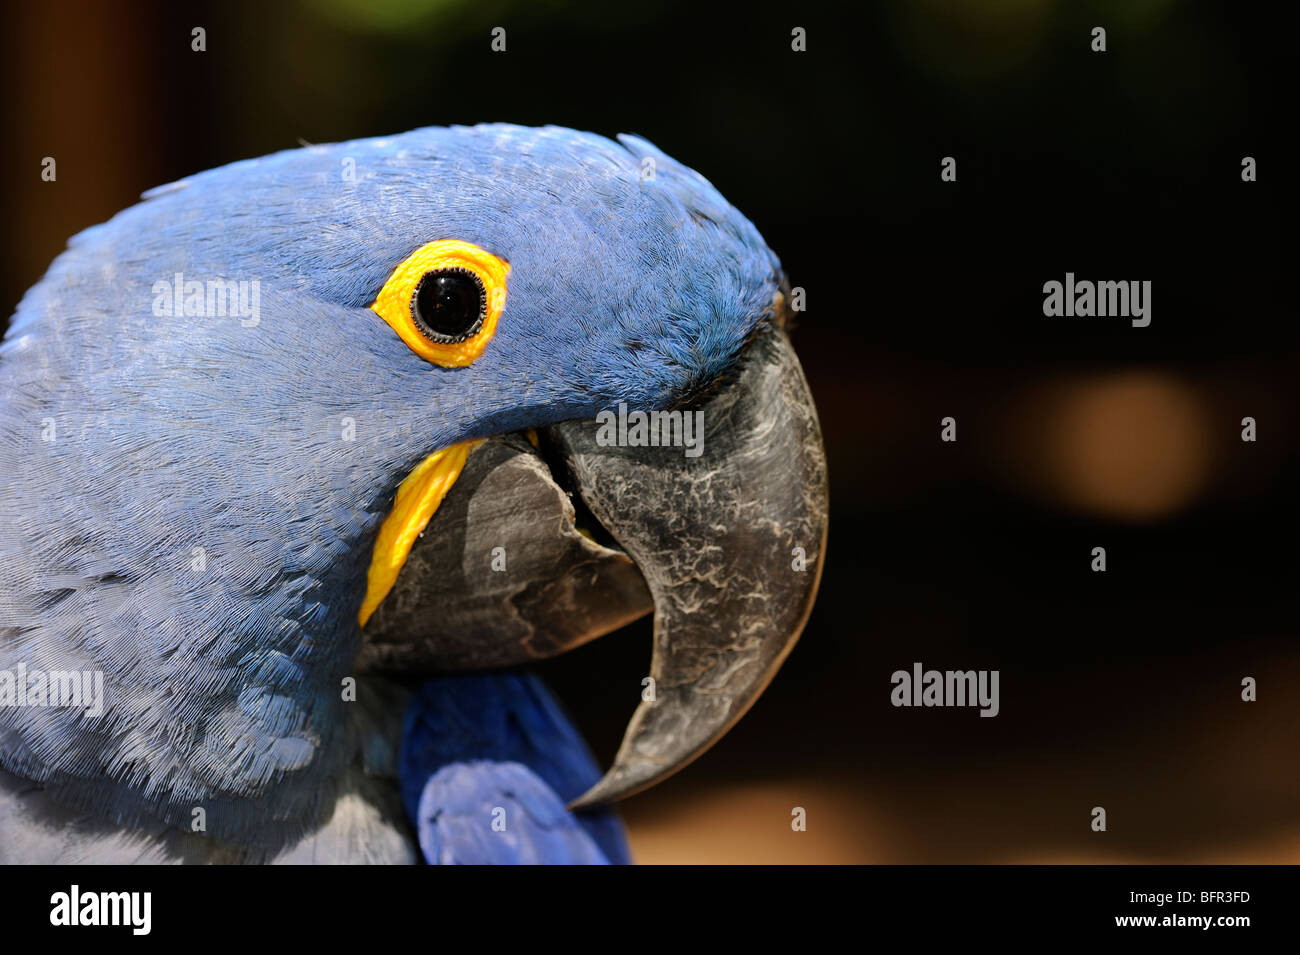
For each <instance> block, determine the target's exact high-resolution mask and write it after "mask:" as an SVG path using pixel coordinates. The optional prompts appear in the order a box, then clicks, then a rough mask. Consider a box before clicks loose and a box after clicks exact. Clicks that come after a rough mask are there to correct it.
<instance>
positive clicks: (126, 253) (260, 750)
mask: <svg viewBox="0 0 1300 955" xmlns="http://www.w3.org/2000/svg"><path fill="white" fill-rule="evenodd" d="M789 312H790V307H789V288H788V286H787V284H786V280H785V277H784V275H783V274H782V271H781V268H780V264H779V262H778V260H777V258H776V256H775V255H774V254H773V253H772V252H771V251H770V250H769V249H768V247H767V246H766V244H765V243H764V241H763V239H762V238H761V236H760V235H759V233H758V231H757V230H756V229H755V227H754V226H753V225H752V224H751V223H750V222H749V221H748V220H747V219H746V218H745V217H744V216H742V215H741V214H740V213H739V212H738V211H737V210H736V209H734V208H733V207H732V206H731V205H730V204H729V203H727V201H726V200H725V199H723V198H722V196H721V195H719V194H718V192H717V191H716V190H715V189H714V188H713V187H712V186H711V185H710V184H709V183H708V182H707V181H706V180H705V179H703V178H702V177H701V176H700V175H698V174H697V173H695V172H693V171H691V170H690V169H688V168H686V167H685V166H683V165H681V164H679V163H677V162H675V161H674V160H672V159H670V158H669V157H668V156H667V155H665V154H664V153H662V152H660V151H659V150H658V149H656V148H655V147H653V146H652V145H650V144H649V143H647V142H646V141H645V140H642V139H639V138H637V137H634V136H620V137H618V139H617V141H614V140H609V139H605V138H603V137H600V136H596V135H592V134H588V133H581V132H575V131H572V130H567V129H560V128H553V127H547V128H540V129H533V128H524V127H519V126H511V125H483V126H476V127H468V128H467V127H451V128H429V129H421V130H416V131H414V132H410V133H406V134H403V135H398V136H393V137H389V138H382V139H368V140H358V141H352V142H345V143H338V144H334V145H328V146H310V147H306V148H302V149H295V150H292V151H288V152H283V153H278V154H275V155H271V156H266V157H263V158H260V159H254V160H248V161H243V162H237V163H234V164H232V165H228V166H225V167H222V168H218V169H214V170H210V171H207V172H204V173H201V174H198V175H195V176H192V177H190V178H189V179H185V180H182V181H180V182H177V183H173V184H171V185H169V186H164V187H161V188H159V189H155V190H153V191H151V192H149V193H146V194H145V196H144V199H143V201H142V202H140V203H139V204H137V205H135V206H132V207H130V208H128V209H126V210H125V211H123V212H121V213H119V214H118V215H117V216H115V217H114V218H113V219H111V220H110V221H109V222H107V223H104V224H102V225H98V226H95V227H93V228H90V229H87V230H86V231H84V232H82V233H81V234H79V235H77V236H75V237H74V238H73V239H72V240H71V241H70V243H69V246H68V249H67V250H66V251H65V252H64V253H63V254H62V255H60V256H59V257H58V258H57V259H56V260H55V261H54V262H53V264H52V265H51V266H50V268H49V271H48V272H47V273H46V275H45V277H44V278H43V279H42V280H41V281H40V282H39V283H38V284H37V285H36V286H34V287H33V288H32V289H31V290H30V291H29V292H28V293H27V294H26V296H25V297H24V298H23V300H22V302H21V303H20V304H19V306H18V309H17V311H16V312H15V314H14V315H13V318H12V322H11V325H10V328H9V330H8V333H7V335H6V336H5V339H4V342H3V344H2V345H0V860H3V861H6V862H91V861H93V862H121V861H139V862H178V861H180V862H304V861H312V862H407V863H409V862H418V861H428V862H431V863H443V862H469V863H476V862H539V863H544V862H561V863H571V862H572V863H576V862H592V863H596V862H614V863H618V862H625V861H627V860H628V851H627V847H626V842H625V839H624V836H623V834H622V831H621V827H620V825H619V823H618V822H617V820H616V818H615V817H614V816H613V814H612V811H611V810H609V809H607V808H602V806H603V804H605V803H608V802H610V801H612V800H614V799H618V798H621V797H623V796H625V795H627V794H629V793H631V792H634V791H636V790H639V789H642V788H644V787H646V786H648V785H651V784H652V783H653V782H655V781H657V780H658V779H660V778H662V777H663V776H665V775H667V774H668V773H670V772H672V771H674V770H675V769H677V768H679V767H680V766H681V765H683V764H684V763H685V762H687V761H689V760H690V759H692V758H694V757H695V756H697V755H699V753H701V752H703V751H704V750H705V749H707V747H708V746H709V745H711V744H712V742H713V741H715V740H716V739H717V738H718V737H719V736H720V735H721V734H722V733H723V732H725V731H726V729H727V728H728V727H729V726H730V725H732V724H733V723H734V722H735V720H736V719H738V718H739V717H740V715H742V714H743V712H744V711H745V709H746V708H748V706H749V705H750V704H751V703H752V702H753V701H754V699H755V698H756V697H757V696H758V695H759V693H760V692H761V691H762V689H763V687H764V686H765V685H766V684H767V682H768V681H769V680H770V678H771V676H772V674H773V673H774V672H775V670H776V668H777V667H778V666H779V665H780V663H781V662H782V661H783V660H784V658H785V655H786V654H787V653H788V652H789V649H790V647H791V646H792V644H793V642H794V640H795V638H797V636H798V634H799V631H800V630H801V629H802V626H803V623H804V621H805V620H806V618H807V613H808V611H809V608H810V606H811V602H812V600H813V596H814V593H815V589H816V582H817V576H818V573H819V571H820V555H821V553H822V552H823V547H824V535H825V514H826V505H825V461H824V455H823V453H822V451H821V442H820V434H819V432H818V430H817V423H816V415H815V412H814V411H813V407H812V402H811V398H810V396H809V395H808V393H807V386H806V383H805V382H804V381H803V377H802V374H801V372H800V370H799V368H798V363H797V360H795V359H794V358H793V352H792V351H791V350H790V348H789V343H788V338H787V336H786V326H787V323H788V319H789ZM610 409H622V411H621V413H624V414H625V413H626V409H644V410H646V411H647V412H648V411H654V412H656V413H662V414H664V415H666V416H669V417H665V418H663V419H662V420H663V421H666V422H668V423H667V424H666V425H664V427H665V428H667V429H668V432H667V436H668V439H669V440H668V441H666V442H665V443H663V444H662V445H651V444H650V443H649V442H644V441H638V440H637V438H636V436H635V434H632V436H631V437H628V436H626V435H621V434H620V435H619V436H618V440H616V441H614V442H613V443H612V444H611V442H610V441H609V440H608V437H609V434H608V431H607V430H606V429H603V428H602V427H601V426H599V425H598V422H602V421H603V422H606V423H607V422H608V420H609V419H608V418H607V417H605V418H602V414H603V413H609V412H610ZM692 409H703V410H702V411H701V412H700V413H701V414H703V415H704V416H705V417H704V418H703V419H702V420H703V421H704V425H703V427H704V431H703V432H702V433H701V434H700V435H699V438H700V440H701V442H702V448H703V454H702V455H700V456H699V457H698V458H694V457H687V456H686V455H684V454H683V453H682V449H681V447H680V446H674V444H673V441H672V440H671V439H672V432H671V428H672V427H673V426H674V425H675V426H676V427H677V428H678V432H677V434H678V436H679V437H680V435H681V427H682V422H683V421H685V422H686V423H688V424H689V422H690V421H691V420H692V419H691V415H692V414H693V413H694V412H693V410H692ZM674 414H675V415H676V417H671V416H672V415H674ZM663 433H665V432H663V431H662V430H661V434H663ZM521 435H526V436H527V437H528V438H529V439H530V440H529V441H528V442H524V441H523V440H522V439H521V438H520V437H519V436H521ZM512 442H513V443H512ZM529 469H531V470H529ZM525 471H527V472H528V473H529V474H532V477H531V478H529V479H528V481H525V480H524V478H522V477H520V476H519V475H521V474H524V472H525ZM512 482H513V483H512ZM529 482H531V483H529ZM547 494H550V495H551V497H547V496H546V495H547ZM503 495H504V496H503ZM510 495H513V496H510ZM551 498H554V500H555V501H558V502H559V503H558V504H556V505H555V506H557V507H559V508H560V509H561V511H562V512H563V513H564V514H565V515H567V517H566V518H565V519H564V520H557V521H551V522H549V523H546V522H542V521H540V519H538V520H532V519H531V518H527V517H526V516H525V515H528V514H532V513H533V511H530V510H529V508H530V506H531V505H532V504H533V503H534V502H540V501H542V500H543V499H545V500H548V501H549V500H551ZM503 500H506V501H508V506H497V507H496V508H495V509H493V508H492V507H489V506H488V505H489V504H491V502H493V501H496V502H501V501H503ZM571 501H572V502H573V503H570V502H571ZM575 504H576V506H577V507H578V508H579V509H580V510H581V517H580V520H585V521H588V522H589V523H591V524H592V526H593V528H594V531H595V533H594V534H592V535H589V536H591V537H592V538H593V539H592V540H586V539H584V540H582V541H580V542H579V544H572V541H574V540H578V537H579V535H578V534H577V533H576V524H575V520H579V519H578V518H574V517H573V507H574V505H575ZM539 506H540V504H539ZM565 509H567V510H565ZM538 513H540V512H538ZM557 513H559V512H557ZM566 521H567V523H566ZM583 529H584V530H588V528H585V527H584V528H583ZM457 534H460V535H461V537H457V536H456V535H457ZM422 535H423V536H422ZM566 535H567V536H566ZM597 537H598V538H599V541H600V542H599V543H598V542H597V541H596V540H595V539H594V538H597ZM560 538H564V540H566V541H569V542H570V543H566V544H565V546H566V547H567V548H569V550H568V551H566V552H565V553H570V552H572V553H573V554H577V555H579V556H572V557H571V558H564V559H556V560H553V561H552V560H549V559H548V561H546V562H545V563H546V564H547V566H545V567H537V568H533V569H532V570H531V571H530V572H531V573H533V574H534V575H535V577H534V578H531V579H529V580H526V581H524V580H515V581H514V584H513V586H515V587H516V590H515V591H513V592H514V593H515V594H516V597H515V598H514V599H513V600H512V601H511V602H498V601H497V600H496V598H495V597H494V596H491V597H490V596H487V595H488V594H495V593H496V592H495V591H490V590H489V588H492V587H497V586H500V585H501V584H500V581H502V580H506V579H513V578H511V574H512V573H522V571H516V570H512V569H510V568H511V567H512V566H513V567H519V566H520V565H521V564H527V560H528V557H529V555H530V554H531V555H534V556H536V555H538V554H541V553H543V550H542V548H543V547H544V546H547V543H548V542H552V541H555V540H559V539H560ZM471 540H472V541H473V542H474V546H473V547H471V546H470V542H471ZM497 540H500V541H505V542H507V544H506V545H501V549H502V551H503V553H508V554H509V558H510V560H511V561H512V562H513V565H511V564H507V565H506V566H507V569H506V570H504V571H500V572H497V571H494V570H491V569H489V565H488V561H489V559H490V555H489V553H488V551H494V548H493V547H492V546H490V545H492V544H493V542H494V541H497ZM457 541H458V542H459V543H454V542H457ZM480 543H481V544H482V547H483V548H484V549H483V550H480V549H478V545H479V544H480ZM576 547H581V548H587V550H581V551H579V550H575V548H576ZM421 551H428V552H429V553H430V554H436V555H437V559H440V560H445V561H449V562H450V563H449V564H448V566H453V565H454V569H453V570H452V571H448V573H449V574H452V575H453V576H454V577H455V580H454V581H452V580H450V579H449V578H446V577H445V575H444V579H443V580H441V581H439V582H437V583H436V584H430V585H428V586H424V587H418V588H417V587H415V586H414V585H412V584H410V583H409V582H408V578H411V579H413V578H414V571H411V570H410V569H407V568H406V565H407V563H408V561H409V562H411V563H414V557H413V556H412V555H413V554H418V553H420V552H421ZM795 551H798V552H801V553H804V554H806V555H807V561H808V563H809V564H810V565H811V567H810V569H807V570H805V569H802V568H798V567H796V568H794V569H793V570H792V569H791V554H792V552H795ZM593 555H596V556H593ZM431 559H432V558H431ZM492 559H495V558H492ZM598 560H599V561H606V562H611V565H612V563H617V564H618V566H619V567H624V568H627V571H626V573H627V574H628V575H630V576H629V577H628V578H627V579H632V578H635V586H633V585H631V584H629V585H628V586H627V587H626V588H624V590H623V591H620V592H619V593H618V594H614V593H612V592H611V591H609V590H607V589H601V587H600V586H599V582H600V581H602V580H605V579H607V578H606V577H604V576H602V574H600V573H596V572H595V571H593V570H592V568H593V567H597V566H603V565H601V564H598V563H597V561H598ZM796 563H797V560H796ZM464 568H470V569H469V570H465V569H464ZM475 568H481V572H480V571H479V570H476V569H475ZM556 581H563V583H564V588H565V589H564V591H563V592H564V594H565V597H566V599H564V600H552V601H551V602H550V603H547V604H546V605H545V606H544V607H542V606H541V604H540V603H539V601H541V600H542V597H544V596H547V595H553V594H554V593H556V592H557V590H556V587H557V586H558V584H556ZM634 590H635V592H636V595H635V596H629V595H630V594H632V593H633V591H634ZM421 601H423V603H422V602H421ZM475 601H477V602H475ZM529 601H531V602H529ZM489 604H490V606H491V609H492V611H493V613H488V612H486V611H484V610H482V608H483V607H486V606H489ZM471 606H472V607H474V608H478V609H475V611H474V612H475V613H477V614H479V616H478V617H476V618H475V619H476V620H481V621H482V622H483V627H482V628H481V629H474V628H468V627H465V626H461V625H459V624H456V625H455V626H452V623H454V622H456V621H459V620H462V619H463V615H464V614H465V613H468V611H467V610H466V609H465V608H468V607H471ZM402 608H406V610H403V609H402ZM539 608H540V609H539ZM620 608H622V609H620ZM650 610H653V612H654V614H655V628H656V629H655V634H656V635H655V647H654V655H653V660H652V668H651V677H650V678H649V679H650V684H649V685H651V686H652V687H653V688H655V689H653V690H652V691H647V690H644V689H643V687H636V688H635V691H636V692H637V693H638V694H640V696H639V697H638V706H639V708H638V711H637V714H636V716H634V717H633V721H632V723H631V724H629V728H628V732H627V735H626V737H625V741H624V745H623V748H622V749H621V750H620V752H619V755H618V756H617V757H616V759H615V764H614V766H613V768H611V770H610V771H609V772H608V773H607V774H605V776H603V777H602V776H601V774H600V772H599V770H598V769H597V767H596V764H595V761H594V760H593V758H592V756H591V754H590V753H589V752H588V751H587V749H586V746H585V744H584V743H583V741H582V738H581V736H580V735H579V733H578V732H577V730H576V729H575V728H574V727H573V726H572V725H571V723H570V722H569V721H568V719H567V718H566V717H565V715H564V713H563V711H562V710H561V708H560V707H559V705H558V703H557V702H556V701H555V700H554V699H553V698H552V697H551V696H550V694H549V692H548V691H547V690H546V689H545V687H544V686H542V685H541V683H540V681H538V680H537V679H536V678H535V677H532V676H530V675H528V674H527V673H525V672H519V671H517V670H513V669H508V668H511V667H516V666H518V665H520V664H527V663H528V662H530V661H532V660H535V659H538V658H540V657H544V656H549V655H552V654H553V653H556V652H563V651H564V650H566V649H569V648H570V647H571V646H574V645H577V644H578V643H581V642H585V640H587V639H590V638H592V637H593V636H597V635H600V633H603V632H606V631H607V630H609V629H614V623H615V621H617V622H622V621H624V620H626V619H630V618H634V617H635V616H637V615H639V614H640V613H643V612H648V611H650ZM408 611H409V612H408ZM624 611H626V612H624ZM458 614H460V615H462V616H458ZM529 614H532V615H533V617H532V618H531V624H530V626H531V627H532V629H531V630H530V636H529V638H528V639H527V640H517V641H513V642H509V643H508V645H507V642H502V641H498V642H497V643H493V640H494V639H496V637H499V636H500V635H501V634H505V633H508V632H511V631H510V630H509V628H510V627H512V626H515V625H516V624H517V623H518V621H519V620H521V619H523V618H525V617H527V616H528V615H529ZM588 614H592V615H594V616H592V617H591V618H590V621H589V622H588V616H587V615H588ZM600 614H605V615H606V617H608V620H606V619H605V618H601V620H597V619H596V617H597V616H599V615H600ZM372 617H373V618H374V622H373V624H372V621H371V618H372ZM385 619H387V623H384V621H385ZM394 620H397V621H399V622H403V621H404V624H403V626H398V627H394V626H393V621H394ZM440 622H441V623H440ZM381 625H382V626H381ZM384 626H386V627H387V628H388V629H387V630H384V629H383V627H384ZM439 626H443V627H445V628H447V632H444V631H438V629H437V628H438V627H439ZM372 630H373V631H374V632H375V633H381V632H382V633H384V634H385V635H384V636H383V637H382V640H380V639H379V638H378V637H375V636H373V635H371V633H370V631H372ZM548 641H549V642H548ZM372 657H373V659H374V660H376V661H378V662H377V663H376V665H375V666H373V667H371V666H369V665H367V666H364V667H363V666H362V665H361V662H360V661H365V660H367V659H370V658H372ZM399 658H400V663H401V665H400V666H398V667H396V668H394V667H393V666H392V663H393V661H394V660H397V659H399ZM503 668H505V669H503ZM467 670H486V671H487V672H481V673H471V672H461V671H467Z"/></svg>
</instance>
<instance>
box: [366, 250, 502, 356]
mask: <svg viewBox="0 0 1300 955" xmlns="http://www.w3.org/2000/svg"><path fill="white" fill-rule="evenodd" d="M464 272H468V273H470V274H471V275H473V276H474V277H475V278H477V280H478V282H479V283H480V285H481V287H482V294H483V303H482V316H483V317H482V321H481V322H480V323H479V324H478V325H477V326H476V330H474V331H473V333H472V334H470V335H469V337H467V338H465V339H464V340H463V341H436V340H434V338H432V337H431V336H430V335H429V334H427V333H426V332H425V331H423V330H422V329H421V327H420V325H419V323H417V321H416V308H415V299H416V295H417V293H418V292H419V290H420V286H421V282H422V281H423V280H424V279H425V277H426V276H428V275H429V274H430V273H437V274H446V275H452V274H455V273H464ZM509 274H510V266H509V264H508V263H506V262H505V260H504V259H499V258H497V257H496V256H495V255H493V254H492V253H491V252H488V251H487V250H486V249H481V248H479V247H478V246H477V245H474V244H473V243H472V242H462V241H460V240H459V239H439V240H437V241H436V242H430V243H428V244H426V245H422V246H420V248H418V249H416V250H415V251H414V252H412V253H411V254H410V255H409V256H407V257H406V259H404V260H403V261H402V263H401V264H400V265H399V266H398V267H397V268H396V269H395V270H394V271H393V274H392V275H391V276H389V279H388V281H387V282H385V283H384V287H383V288H382V289H380V291H379V295H378V296H376V297H375V301H374V304H373V305H371V306H370V309H371V311H373V312H374V313H375V314H376V315H378V316H379V317H380V318H382V319H383V320H384V321H385V322H387V323H388V324H389V326H390V327H391V328H392V329H393V331H395V332H397V335H398V337H399V338H401V339H402V341H404V342H405V343H406V345H407V347H408V348H410V349H411V351H413V352H415V353H416V354H417V355H419V356H420V357H421V358H423V359H424V360H425V361H430V362H433V364H435V365H441V366H442V367H443V368H463V367H464V366H466V365H470V364H473V362H474V361H475V360H476V359H477V358H478V356H479V355H481V354H483V349H484V348H485V347H487V343H488V341H490V340H491V338H492V335H493V334H494V333H495V332H496V327H497V319H498V318H500V317H501V310H502V309H503V308H505V304H506V276H507V275H509Z"/></svg>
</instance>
